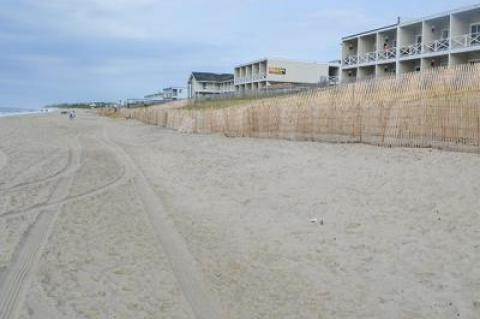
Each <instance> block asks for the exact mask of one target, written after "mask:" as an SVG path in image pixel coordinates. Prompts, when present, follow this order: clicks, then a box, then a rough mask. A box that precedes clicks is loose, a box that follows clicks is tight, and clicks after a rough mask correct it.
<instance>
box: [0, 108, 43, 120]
mask: <svg viewBox="0 0 480 319" xmlns="http://www.w3.org/2000/svg"><path fill="white" fill-rule="evenodd" d="M40 112H41V110H40V109H24V108H15V107H3V106H0V117H3V116H13V115H24V114H33V113H40Z"/></svg>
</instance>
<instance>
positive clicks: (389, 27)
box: [342, 23, 399, 40]
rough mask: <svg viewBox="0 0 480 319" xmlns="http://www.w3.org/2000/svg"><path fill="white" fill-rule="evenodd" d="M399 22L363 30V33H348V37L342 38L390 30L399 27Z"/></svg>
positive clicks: (345, 38)
mask: <svg viewBox="0 0 480 319" xmlns="http://www.w3.org/2000/svg"><path fill="white" fill-rule="evenodd" d="M398 25H399V23H395V24H391V25H388V26H385V27H381V28H376V29H371V30H368V31H364V32H361V33H357V34H352V35H348V36H346V37H343V38H342V39H343V40H347V39H349V38H356V37H358V36H361V35H367V34H369V33H376V32H378V31H383V30H390V29H394V28H396V27H398Z"/></svg>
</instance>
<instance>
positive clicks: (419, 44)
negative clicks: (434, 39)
mask: <svg viewBox="0 0 480 319" xmlns="http://www.w3.org/2000/svg"><path fill="white" fill-rule="evenodd" d="M414 52H415V53H421V52H422V35H421V34H417V35H416V36H415V49H414Z"/></svg>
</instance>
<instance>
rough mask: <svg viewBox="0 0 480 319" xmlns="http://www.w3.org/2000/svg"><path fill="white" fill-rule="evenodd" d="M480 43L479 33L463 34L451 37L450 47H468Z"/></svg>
mask: <svg viewBox="0 0 480 319" xmlns="http://www.w3.org/2000/svg"><path fill="white" fill-rule="evenodd" d="M479 45H480V34H463V35H457V36H454V37H452V49H461V48H470V47H475V46H479Z"/></svg>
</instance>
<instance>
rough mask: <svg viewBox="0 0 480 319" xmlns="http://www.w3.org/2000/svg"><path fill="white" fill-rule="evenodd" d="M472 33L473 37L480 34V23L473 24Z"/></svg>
mask: <svg viewBox="0 0 480 319" xmlns="http://www.w3.org/2000/svg"><path fill="white" fill-rule="evenodd" d="M470 34H471V35H472V37H473V36H478V35H480V24H472V26H471V29H470Z"/></svg>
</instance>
